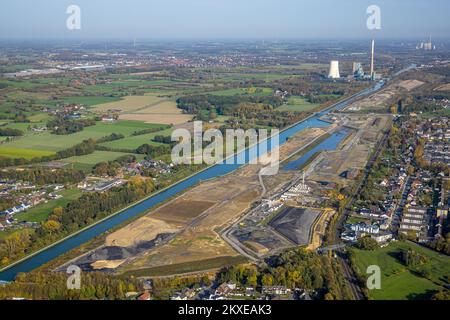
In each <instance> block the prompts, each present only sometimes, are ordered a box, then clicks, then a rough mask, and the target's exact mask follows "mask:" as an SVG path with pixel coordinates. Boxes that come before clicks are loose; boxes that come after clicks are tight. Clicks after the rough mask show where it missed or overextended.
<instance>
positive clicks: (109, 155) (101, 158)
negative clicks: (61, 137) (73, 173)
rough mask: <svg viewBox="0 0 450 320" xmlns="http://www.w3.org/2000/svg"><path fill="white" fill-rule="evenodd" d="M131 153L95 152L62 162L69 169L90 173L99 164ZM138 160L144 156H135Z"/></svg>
mask: <svg viewBox="0 0 450 320" xmlns="http://www.w3.org/2000/svg"><path fill="white" fill-rule="evenodd" d="M128 154H129V153H122V152H110V151H95V152H94V153H91V154H88V155H85V156H76V157H71V158H66V159H63V160H60V162H62V163H68V164H69V165H68V167H73V168H74V169H81V170H86V171H90V170H91V169H92V168H93V167H94V165H96V164H97V163H99V162H107V161H113V160H116V159H117V158H120V157H122V156H125V155H128ZM135 156H136V158H138V159H139V160H142V159H143V158H144V155H138V154H136V155H135Z"/></svg>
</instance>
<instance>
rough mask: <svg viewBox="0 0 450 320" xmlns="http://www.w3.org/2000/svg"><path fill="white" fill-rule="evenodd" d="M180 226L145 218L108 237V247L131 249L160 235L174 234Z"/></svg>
mask: <svg viewBox="0 0 450 320" xmlns="http://www.w3.org/2000/svg"><path fill="white" fill-rule="evenodd" d="M179 228H180V227H179V226H177V225H175V224H169V223H167V222H165V221H162V220H159V219H154V218H153V217H149V216H144V217H142V218H140V219H138V220H136V221H134V222H132V223H130V224H129V225H127V226H125V227H124V228H122V229H119V230H117V231H116V232H114V233H112V234H110V235H108V236H107V237H106V242H105V244H106V246H119V247H130V246H133V245H136V244H138V243H139V242H145V241H151V240H153V239H155V237H156V236H157V235H158V234H160V233H173V232H177V231H178V230H179Z"/></svg>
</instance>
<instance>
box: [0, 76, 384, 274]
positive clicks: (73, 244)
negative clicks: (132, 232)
mask: <svg viewBox="0 0 450 320" xmlns="http://www.w3.org/2000/svg"><path fill="white" fill-rule="evenodd" d="M381 87H382V84H380V83H377V84H376V85H375V86H374V87H373V88H368V89H365V90H363V91H361V92H359V93H358V94H356V95H354V96H352V97H350V98H348V99H346V100H343V101H341V102H339V103H337V104H335V105H333V106H331V107H330V108H328V109H326V110H324V111H321V112H319V113H317V114H315V115H314V116H313V117H311V118H309V119H306V120H304V121H301V122H299V123H297V124H295V125H294V126H292V127H289V128H287V129H286V130H284V131H282V132H280V145H282V144H284V143H285V142H286V141H287V139H288V138H289V137H291V136H293V135H295V134H296V133H298V132H300V131H302V130H304V129H306V128H310V127H326V126H329V123H326V122H323V121H321V120H320V119H319V118H320V117H322V116H323V115H325V114H327V113H330V112H332V111H334V110H339V109H342V108H344V107H346V106H347V105H348V104H349V103H351V102H353V101H354V100H355V99H357V98H359V97H361V96H363V95H366V94H370V93H372V92H374V91H376V90H378V89H380V88H381ZM333 139H334V138H333ZM325 141H327V140H325ZM325 141H324V142H325ZM262 144H266V145H267V144H268V143H267V141H266V142H261V145H262ZM336 146H337V144H336ZM253 148H256V150H259V145H258V146H254V147H253ZM253 148H249V149H247V150H245V151H243V152H245V153H246V160H249V159H250V158H251V156H250V155H251V154H254V151H255V149H253ZM270 148H271V144H270V143H269V144H268V147H267V149H268V150H270ZM302 159H303V160H302V161H307V160H308V159H307V157H302ZM240 166H241V165H239V164H224V163H220V164H216V165H214V166H211V167H210V168H208V169H206V170H205V171H202V172H199V173H197V174H195V175H193V176H192V177H190V178H188V179H186V180H184V181H181V182H179V183H177V184H175V185H173V186H171V187H170V188H168V189H166V190H164V191H162V192H160V193H158V194H155V195H154V196H152V197H150V198H148V199H146V200H144V201H142V202H140V203H138V204H136V205H134V206H132V207H130V208H128V209H125V210H124V211H122V212H120V213H118V214H116V215H114V216H111V217H110V218H108V219H106V220H104V221H102V222H100V223H98V224H96V225H94V226H92V227H90V228H88V229H86V230H84V231H82V232H80V233H78V234H76V235H74V236H72V237H70V238H67V239H65V240H63V241H62V242H60V243H58V244H56V245H54V246H51V247H49V248H47V249H45V250H43V251H41V252H40V253H38V254H35V255H33V256H30V257H29V258H27V259H25V260H23V261H21V262H19V263H17V264H15V265H13V266H11V267H10V268H8V269H6V270H5V271H3V272H1V273H0V280H4V281H12V280H14V278H15V276H16V275H17V274H18V273H20V272H29V271H31V270H33V269H36V268H38V267H40V266H41V265H43V264H45V263H47V262H49V261H51V260H53V259H55V258H57V257H59V256H60V255H62V254H64V253H66V252H68V251H70V250H72V249H74V248H77V247H79V246H80V245H82V244H83V243H85V242H88V241H89V240H91V239H93V238H95V237H96V236H98V235H100V234H102V233H104V232H106V231H108V230H110V229H112V228H114V227H116V226H118V225H120V224H122V223H123V222H125V221H127V220H129V219H131V218H133V217H135V216H137V215H139V214H141V213H143V212H145V211H147V210H149V209H151V208H152V207H154V206H156V205H158V204H160V203H162V202H164V201H165V200H167V199H169V198H171V197H173V196H175V195H177V194H178V193H180V192H182V191H184V190H186V189H188V188H190V187H192V186H195V185H196V184H198V183H200V182H201V181H204V180H208V179H212V178H216V177H219V176H223V175H225V174H228V173H230V172H233V171H235V170H236V169H238V168H239V167H240Z"/></svg>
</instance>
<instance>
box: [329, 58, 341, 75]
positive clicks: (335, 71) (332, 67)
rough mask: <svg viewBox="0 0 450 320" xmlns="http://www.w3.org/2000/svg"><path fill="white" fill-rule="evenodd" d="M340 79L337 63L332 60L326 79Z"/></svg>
mask: <svg viewBox="0 0 450 320" xmlns="http://www.w3.org/2000/svg"><path fill="white" fill-rule="evenodd" d="M340 77H341V76H340V74H339V61H336V60H333V61H331V62H330V72H329V73H328V78H331V79H339V78H340Z"/></svg>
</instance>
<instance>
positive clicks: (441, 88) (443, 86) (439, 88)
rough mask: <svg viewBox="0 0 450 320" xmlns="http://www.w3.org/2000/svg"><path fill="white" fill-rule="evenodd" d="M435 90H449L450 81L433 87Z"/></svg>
mask: <svg viewBox="0 0 450 320" xmlns="http://www.w3.org/2000/svg"><path fill="white" fill-rule="evenodd" d="M435 90H436V91H450V83H446V84H443V85H442V86H439V87H437V88H436V89H435Z"/></svg>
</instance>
